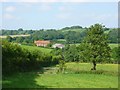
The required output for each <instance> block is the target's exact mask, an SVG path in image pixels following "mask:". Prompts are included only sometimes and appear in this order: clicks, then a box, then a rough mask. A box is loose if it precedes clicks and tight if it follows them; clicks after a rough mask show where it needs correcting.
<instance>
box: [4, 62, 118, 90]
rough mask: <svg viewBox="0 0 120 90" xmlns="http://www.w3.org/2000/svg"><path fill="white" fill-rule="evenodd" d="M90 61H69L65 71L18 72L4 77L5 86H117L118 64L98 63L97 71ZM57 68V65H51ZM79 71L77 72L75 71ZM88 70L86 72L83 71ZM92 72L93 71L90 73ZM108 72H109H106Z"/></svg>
mask: <svg viewBox="0 0 120 90" xmlns="http://www.w3.org/2000/svg"><path fill="white" fill-rule="evenodd" d="M91 66H92V65H91V64H89V63H67V64H66V71H65V73H59V74H57V73H56V69H48V70H45V71H44V73H41V70H39V71H34V72H26V73H18V74H14V75H12V76H8V77H4V78H3V88H117V87H118V75H117V73H118V65H117V64H98V65H97V71H94V72H99V71H100V70H101V71H102V72H103V73H94V72H92V71H90V68H91ZM49 68H56V67H49ZM76 70H77V71H78V72H79V73H76V72H75V71H76ZM83 71H86V72H83ZM90 72H91V73H90ZM104 72H108V73H104Z"/></svg>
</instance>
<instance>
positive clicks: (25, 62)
mask: <svg viewBox="0 0 120 90" xmlns="http://www.w3.org/2000/svg"><path fill="white" fill-rule="evenodd" d="M54 64H56V61H54V60H53V59H52V55H50V54H44V53H43V52H41V51H36V50H35V51H28V50H27V49H23V48H21V47H20V46H19V45H17V44H14V43H8V42H3V43H2V67H3V75H7V74H12V73H15V72H25V71H30V70H36V69H40V68H42V67H43V66H50V65H54Z"/></svg>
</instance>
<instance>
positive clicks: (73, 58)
mask: <svg viewBox="0 0 120 90" xmlns="http://www.w3.org/2000/svg"><path fill="white" fill-rule="evenodd" d="M64 57H65V61H67V62H78V61H79V52H78V50H77V47H76V45H71V46H70V45H67V46H66V47H65V49H64Z"/></svg>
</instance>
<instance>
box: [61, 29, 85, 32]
mask: <svg viewBox="0 0 120 90" xmlns="http://www.w3.org/2000/svg"><path fill="white" fill-rule="evenodd" d="M85 30H86V29H67V30H61V31H62V32H68V31H75V32H83V31H85Z"/></svg>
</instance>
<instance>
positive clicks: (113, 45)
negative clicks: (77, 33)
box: [71, 43, 118, 48]
mask: <svg viewBox="0 0 120 90" xmlns="http://www.w3.org/2000/svg"><path fill="white" fill-rule="evenodd" d="M71 45H73V44H71ZM75 45H77V46H78V45H80V44H79V43H77V44H75ZM109 46H110V47H111V48H114V47H118V44H114V43H113V44H109Z"/></svg>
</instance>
